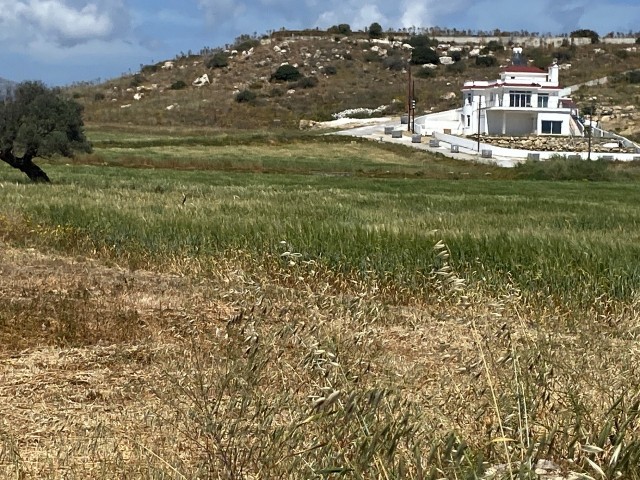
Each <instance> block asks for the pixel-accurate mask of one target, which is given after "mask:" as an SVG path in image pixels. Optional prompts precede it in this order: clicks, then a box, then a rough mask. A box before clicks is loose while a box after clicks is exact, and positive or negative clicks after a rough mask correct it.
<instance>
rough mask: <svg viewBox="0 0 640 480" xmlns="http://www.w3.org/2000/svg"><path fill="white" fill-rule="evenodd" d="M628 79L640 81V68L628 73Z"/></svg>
mask: <svg viewBox="0 0 640 480" xmlns="http://www.w3.org/2000/svg"><path fill="white" fill-rule="evenodd" d="M627 81H628V82H629V83H640V70H634V71H633V72H629V73H627Z"/></svg>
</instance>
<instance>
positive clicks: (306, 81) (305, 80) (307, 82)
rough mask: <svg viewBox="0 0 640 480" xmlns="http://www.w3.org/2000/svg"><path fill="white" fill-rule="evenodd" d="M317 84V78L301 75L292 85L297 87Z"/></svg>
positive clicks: (310, 86) (309, 86)
mask: <svg viewBox="0 0 640 480" xmlns="http://www.w3.org/2000/svg"><path fill="white" fill-rule="evenodd" d="M316 85H318V79H317V78H316V77H302V78H301V79H300V80H298V81H297V82H296V83H295V85H294V87H297V88H313V87H315V86H316Z"/></svg>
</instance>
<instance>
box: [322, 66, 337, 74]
mask: <svg viewBox="0 0 640 480" xmlns="http://www.w3.org/2000/svg"><path fill="white" fill-rule="evenodd" d="M324 73H325V74H326V75H335V74H336V73H338V69H337V68H336V67H335V66H333V65H327V66H326V67H324Z"/></svg>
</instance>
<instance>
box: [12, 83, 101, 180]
mask: <svg viewBox="0 0 640 480" xmlns="http://www.w3.org/2000/svg"><path fill="white" fill-rule="evenodd" d="M75 151H84V152H89V151H91V145H90V144H89V142H88V141H87V139H86V138H85V136H84V124H83V121H82V106H81V105H80V104H78V103H77V102H75V101H73V100H69V99H65V98H63V97H62V96H61V95H60V92H59V91H58V90H52V89H49V88H47V87H46V86H45V85H44V84H43V83H41V82H24V83H21V84H19V85H18V86H17V87H16V89H15V90H14V91H13V92H12V94H11V95H10V96H9V97H8V98H6V99H5V100H4V102H2V103H0V160H2V161H3V162H6V163H8V164H9V165H11V166H12V167H13V168H17V169H18V170H20V171H21V172H23V173H25V174H26V175H27V176H28V177H29V179H31V180H32V181H34V182H49V181H50V180H49V177H48V176H47V174H46V173H45V172H44V171H43V170H42V169H41V168H40V167H39V166H38V165H36V164H35V163H34V162H33V159H34V158H36V157H50V156H53V155H63V156H65V157H71V156H73V153H74V152H75Z"/></svg>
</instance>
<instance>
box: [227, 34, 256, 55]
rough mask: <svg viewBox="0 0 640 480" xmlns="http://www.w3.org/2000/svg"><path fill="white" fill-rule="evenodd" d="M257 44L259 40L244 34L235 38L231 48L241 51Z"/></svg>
mask: <svg viewBox="0 0 640 480" xmlns="http://www.w3.org/2000/svg"><path fill="white" fill-rule="evenodd" d="M258 45H260V41H259V40H256V39H255V38H251V37H250V36H249V35H246V34H244V35H240V36H239V37H237V38H236V41H235V43H234V45H233V48H234V49H235V50H238V51H240V52H242V51H247V50H251V49H252V48H253V47H257V46H258Z"/></svg>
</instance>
